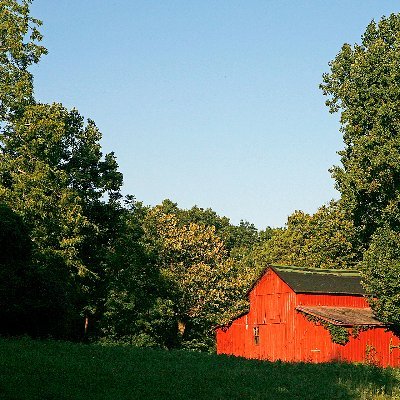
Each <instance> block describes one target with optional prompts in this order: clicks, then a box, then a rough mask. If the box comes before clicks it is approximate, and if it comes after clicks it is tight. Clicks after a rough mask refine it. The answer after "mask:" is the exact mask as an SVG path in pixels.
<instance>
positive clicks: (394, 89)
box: [321, 14, 400, 326]
mask: <svg viewBox="0 0 400 400" xmlns="http://www.w3.org/2000/svg"><path fill="white" fill-rule="evenodd" d="M399 59H400V14H391V15H390V16H389V17H383V18H382V19H381V20H380V21H379V22H378V23H376V22H375V21H372V22H371V23H370V24H369V25H368V26H367V29H366V31H365V33H364V35H363V36H362V38H361V44H355V45H354V46H350V45H349V44H345V45H343V47H342V49H341V51H340V52H339V54H338V55H337V56H336V58H335V59H334V60H333V61H332V62H331V63H330V67H331V70H330V72H329V73H326V74H324V76H323V83H322V84H321V88H322V90H323V92H324V94H325V95H327V96H328V100H327V102H326V104H327V105H328V107H329V109H330V112H332V113H333V112H340V115H341V130H342V132H343V138H344V144H345V148H344V149H343V150H342V151H341V152H339V154H340V156H341V162H342V166H340V167H339V166H337V167H334V168H333V170H332V172H333V177H334V178H335V180H336V185H337V188H338V190H339V191H340V193H341V195H342V202H343V205H344V206H345V207H346V209H347V210H348V212H349V214H350V216H351V218H352V220H353V221H354V226H355V228H356V230H357V234H358V237H359V241H360V243H361V244H362V245H363V248H364V249H366V252H365V254H364V261H363V262H362V264H361V266H362V270H363V282H364V286H365V287H366V289H367V290H368V292H369V293H370V300H371V305H372V307H373V308H374V310H375V312H376V313H377V315H378V317H379V318H380V319H381V320H382V321H385V322H388V323H391V324H396V325H398V326H399V323H400V320H399V318H398V315H399V313H400V302H399V292H400V283H399V282H400V281H399V279H398V277H399V274H400V262H399V261H400V258H399V253H398V245H399V240H398V233H399V232H400V116H399V112H398V110H399V107H400V86H399V81H400V69H399Z"/></svg>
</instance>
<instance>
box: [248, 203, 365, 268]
mask: <svg viewBox="0 0 400 400" xmlns="http://www.w3.org/2000/svg"><path fill="white" fill-rule="evenodd" d="M356 243H357V242H356V238H355V230H354V228H353V224H352V222H351V221H350V220H348V219H347V218H346V213H345V212H344V211H343V210H342V209H341V206H340V204H338V203H337V202H331V203H330V204H329V205H327V206H322V207H320V208H319V209H318V210H317V212H316V213H315V214H313V215H309V214H306V213H304V212H302V211H295V212H294V213H293V214H292V215H291V216H289V218H288V221H287V223H286V227H285V228H284V229H275V230H274V231H273V232H272V234H271V236H270V238H268V239H267V240H265V241H264V242H262V244H261V245H260V246H259V247H257V248H255V250H254V251H253V253H252V255H251V256H250V258H251V259H253V260H254V262H255V263H256V264H257V265H260V266H266V265H268V264H284V265H298V266H307V267H314V268H352V267H354V265H355V261H356V260H357V257H359V255H358V250H357V245H356ZM247 262H248V261H247Z"/></svg>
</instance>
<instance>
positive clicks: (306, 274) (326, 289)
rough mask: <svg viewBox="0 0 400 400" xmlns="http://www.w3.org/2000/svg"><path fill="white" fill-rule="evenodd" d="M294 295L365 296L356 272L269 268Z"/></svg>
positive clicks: (289, 267) (282, 267)
mask: <svg viewBox="0 0 400 400" xmlns="http://www.w3.org/2000/svg"><path fill="white" fill-rule="evenodd" d="M270 268H271V269H272V270H273V271H275V272H276V274H277V275H278V276H279V277H280V278H281V279H282V280H283V281H284V282H285V283H286V284H287V285H288V286H289V287H290V288H291V289H292V290H293V291H294V292H296V293H327V294H351V295H365V294H366V292H365V290H364V288H363V287H362V286H361V277H360V274H359V273H358V272H357V271H354V270H348V269H347V270H346V269H319V268H302V267H293V266H281V265H273V266H271V267H270Z"/></svg>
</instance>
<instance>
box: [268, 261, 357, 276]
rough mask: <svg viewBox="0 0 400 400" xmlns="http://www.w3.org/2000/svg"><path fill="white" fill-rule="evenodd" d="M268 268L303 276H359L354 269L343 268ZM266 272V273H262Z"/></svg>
mask: <svg viewBox="0 0 400 400" xmlns="http://www.w3.org/2000/svg"><path fill="white" fill-rule="evenodd" d="M268 268H272V269H274V270H278V271H280V270H283V271H287V272H289V271H293V272H298V273H304V274H309V273H311V274H321V275H324V274H325V275H339V276H340V275H346V276H360V273H359V272H358V271H357V270H355V269H344V268H340V269H339V268H312V267H298V266H295V265H283V264H271V265H270V266H269V267H268ZM264 272H266V271H264Z"/></svg>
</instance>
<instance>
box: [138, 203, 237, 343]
mask: <svg viewBox="0 0 400 400" xmlns="http://www.w3.org/2000/svg"><path fill="white" fill-rule="evenodd" d="M143 226H144V231H145V238H146V241H147V246H148V251H149V253H150V254H152V255H153V257H154V260H155V262H156V264H157V266H158V268H159V270H160V273H161V279H162V282H163V283H162V284H163V286H164V293H160V295H161V296H162V297H163V300H164V301H162V302H161V305H162V307H163V310H164V312H166V314H167V316H168V317H167V318H168V319H169V326H170V327H171V328H172V329H174V334H175V338H176V339H175V343H176V345H177V344H179V342H182V345H183V346H185V347H190V348H201V349H207V348H209V347H211V346H212V345H213V332H212V327H213V326H215V325H217V324H218V323H220V322H222V320H224V319H227V318H228V317H227V315H228V314H229V313H230V312H232V309H233V308H234V307H233V304H238V303H241V304H242V303H243V301H242V295H243V294H244V293H243V292H244V291H243V285H242V281H241V280H240V273H239V270H238V268H237V266H236V264H235V263H233V262H232V261H231V260H228V256H227V252H226V249H225V247H224V243H223V241H222V240H221V239H220V238H219V237H218V236H217V235H216V232H215V227H214V226H205V225H203V224H196V223H193V222H190V223H188V224H184V225H182V224H180V223H179V220H178V219H177V217H176V216H175V215H174V214H165V213H164V212H163V207H162V206H157V207H154V208H153V209H151V210H150V211H149V213H148V215H147V217H146V220H145V221H144V225H143Z"/></svg>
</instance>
